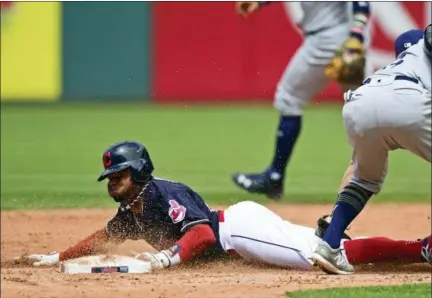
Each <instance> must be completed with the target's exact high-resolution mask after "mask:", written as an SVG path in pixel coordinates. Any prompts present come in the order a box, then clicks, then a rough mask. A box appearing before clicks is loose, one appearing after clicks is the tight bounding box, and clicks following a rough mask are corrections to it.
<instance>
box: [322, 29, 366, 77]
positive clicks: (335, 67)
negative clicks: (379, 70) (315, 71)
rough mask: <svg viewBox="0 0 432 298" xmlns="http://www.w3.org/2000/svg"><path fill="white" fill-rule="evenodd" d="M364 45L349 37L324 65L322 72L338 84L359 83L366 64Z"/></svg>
mask: <svg viewBox="0 0 432 298" xmlns="http://www.w3.org/2000/svg"><path fill="white" fill-rule="evenodd" d="M364 52H365V51H364V46H363V44H362V42H361V41H360V40H358V39H357V38H355V37H350V38H349V39H348V40H347V41H346V42H345V43H344V44H343V45H342V47H341V48H340V49H339V50H338V51H337V52H336V55H335V56H334V57H333V58H332V60H331V61H330V63H329V64H328V65H327V66H326V67H325V69H324V74H325V75H326V77H327V78H329V79H330V80H334V81H337V82H339V83H340V84H348V85H361V83H362V82H363V80H364V75H365V72H364V68H365V64H366V59H365V56H364V55H365V53H364Z"/></svg>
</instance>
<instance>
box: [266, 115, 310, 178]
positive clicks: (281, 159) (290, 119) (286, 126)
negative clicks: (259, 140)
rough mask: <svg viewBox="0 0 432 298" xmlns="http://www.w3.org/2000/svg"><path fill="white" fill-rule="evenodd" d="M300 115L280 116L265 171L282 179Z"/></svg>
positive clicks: (297, 128)
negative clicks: (269, 160)
mask: <svg viewBox="0 0 432 298" xmlns="http://www.w3.org/2000/svg"><path fill="white" fill-rule="evenodd" d="M301 120H302V117H301V116H281V117H280V120H279V126H278V130H277V138H276V150H275V153H274V157H273V161H272V163H271V165H270V167H269V168H268V170H267V173H269V174H271V173H274V172H276V173H278V174H279V175H280V176H281V178H282V179H283V177H284V175H285V168H286V166H287V164H288V161H289V159H290V156H291V153H292V151H293V148H294V145H295V143H296V142H297V138H298V136H299V134H300V129H301Z"/></svg>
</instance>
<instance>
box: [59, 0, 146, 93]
mask: <svg viewBox="0 0 432 298" xmlns="http://www.w3.org/2000/svg"><path fill="white" fill-rule="evenodd" d="M62 38H63V41H62V46H63V49H62V51H63V94H62V99H65V100H104V99H119V98H121V99H140V100H148V99H149V86H150V82H149V80H150V75H149V73H150V54H151V53H150V3H148V2H63V37H62Z"/></svg>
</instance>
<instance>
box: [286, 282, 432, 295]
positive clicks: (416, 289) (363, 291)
mask: <svg viewBox="0 0 432 298" xmlns="http://www.w3.org/2000/svg"><path fill="white" fill-rule="evenodd" d="M287 296H288V297H289V298H408V297H412V298H430V297H431V285H430V284H417V285H402V286H386V287H357V288H340V289H325V290H307V291H298V292H293V293H287Z"/></svg>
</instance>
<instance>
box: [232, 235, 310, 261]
mask: <svg viewBox="0 0 432 298" xmlns="http://www.w3.org/2000/svg"><path fill="white" fill-rule="evenodd" d="M231 237H233V238H242V239H247V240H251V241H255V242H260V243H264V244H268V245H273V246H277V247H281V248H286V249H290V250H293V251H295V252H297V253H298V254H299V255H300V256H301V257H302V258H303V259H304V260H305V261H306V262H308V263H310V261H309V260H308V259H307V258H306V257H305V256H304V255H303V253H302V252H301V251H300V250H298V249H295V248H292V247H289V246H284V245H280V244H276V243H270V242H267V241H263V240H258V239H254V238H249V237H245V236H240V235H231Z"/></svg>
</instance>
